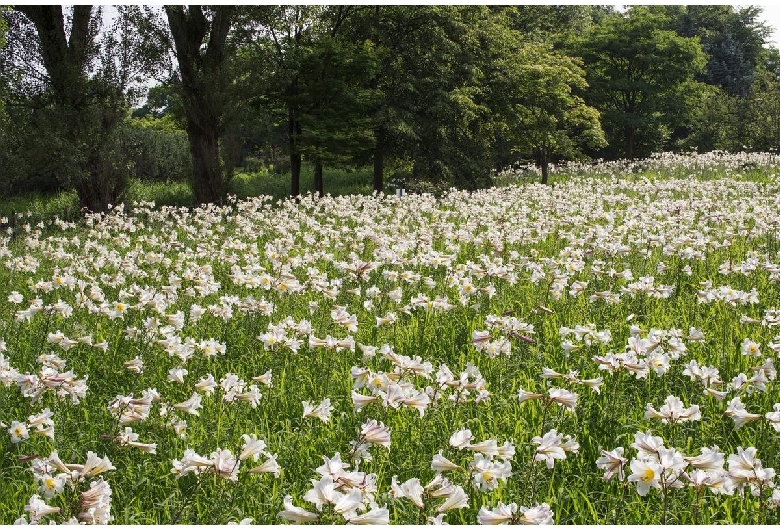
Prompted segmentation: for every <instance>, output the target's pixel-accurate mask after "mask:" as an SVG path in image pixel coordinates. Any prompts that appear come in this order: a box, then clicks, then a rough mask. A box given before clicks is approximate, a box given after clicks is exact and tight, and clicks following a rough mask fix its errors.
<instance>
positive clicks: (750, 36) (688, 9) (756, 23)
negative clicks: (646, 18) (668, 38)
mask: <svg viewBox="0 0 780 530" xmlns="http://www.w3.org/2000/svg"><path fill="white" fill-rule="evenodd" d="M650 9H651V10H652V11H655V12H659V13H664V14H666V15H668V16H669V17H670V22H669V26H668V29H672V30H674V31H676V32H677V33H678V34H679V35H680V36H683V37H699V39H700V40H701V44H702V49H703V51H704V53H705V54H707V58H708V59H707V66H706V68H705V70H704V72H702V73H701V74H700V75H699V76H698V79H699V80H701V81H703V82H705V83H707V84H710V85H714V86H717V87H720V88H722V89H723V90H725V91H726V93H727V94H729V95H730V96H746V95H747V93H748V91H749V90H750V86H751V84H752V82H753V76H754V74H755V72H756V68H757V67H758V65H759V62H760V57H761V54H762V51H763V48H764V42H765V40H766V38H767V37H768V36H769V35H770V32H771V30H770V28H768V27H767V26H766V24H764V23H763V22H761V21H760V20H759V16H760V14H761V7H760V6H746V7H737V6H728V5H689V6H653V7H650Z"/></svg>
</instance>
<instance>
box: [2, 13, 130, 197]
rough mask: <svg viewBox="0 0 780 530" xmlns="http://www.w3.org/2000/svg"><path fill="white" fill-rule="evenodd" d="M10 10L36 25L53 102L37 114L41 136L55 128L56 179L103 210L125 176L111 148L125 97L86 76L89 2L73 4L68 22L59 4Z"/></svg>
mask: <svg viewBox="0 0 780 530" xmlns="http://www.w3.org/2000/svg"><path fill="white" fill-rule="evenodd" d="M15 9H18V10H19V11H20V12H21V13H24V15H25V16H26V17H27V18H29V19H30V21H31V22H32V23H33V24H34V25H35V29H36V32H37V36H38V41H39V43H40V46H39V50H40V55H41V60H42V61H43V66H44V68H45V69H46V73H47V74H48V84H49V89H50V94H51V103H52V105H50V106H49V107H47V108H46V109H45V110H41V111H38V112H36V115H37V116H38V117H39V118H41V121H42V123H41V125H40V126H41V127H42V128H43V129H44V134H51V133H52V132H54V134H55V135H56V136H57V137H58V138H59V140H60V145H59V147H58V148H55V147H52V150H53V154H54V157H55V159H57V163H58V166H59V167H58V169H59V178H60V181H61V182H62V183H63V184H65V185H66V186H73V187H74V188H75V190H76V192H77V194H78V198H79V205H80V206H81V207H83V208H87V209H88V210H90V211H93V212H100V211H104V210H106V209H107V207H108V205H109V204H111V203H115V202H116V201H117V200H118V199H119V196H120V195H121V194H122V192H123V191H124V189H125V184H126V183H127V181H126V178H127V175H126V174H124V173H122V171H123V170H122V169H121V168H120V169H118V168H117V167H116V166H117V164H116V150H115V148H114V146H113V142H114V141H115V136H114V132H115V130H116V128H117V126H118V124H119V122H120V116H121V115H122V114H123V110H122V109H123V104H124V98H123V95H122V93H121V90H120V89H119V88H117V87H115V86H109V85H108V84H106V85H103V84H102V83H101V82H97V83H96V82H95V80H94V79H93V80H90V79H89V76H88V70H89V62H90V52H91V49H92V48H93V46H95V36H94V35H93V34H92V33H91V26H92V22H93V18H94V16H95V14H94V12H93V10H92V6H88V5H86V6H85V5H81V6H75V7H74V8H73V11H72V14H71V15H70V20H66V18H68V17H66V15H65V14H64V13H63V9H62V6H25V5H19V6H15ZM66 29H67V30H68V31H66ZM68 32H69V35H68ZM87 139H89V140H87Z"/></svg>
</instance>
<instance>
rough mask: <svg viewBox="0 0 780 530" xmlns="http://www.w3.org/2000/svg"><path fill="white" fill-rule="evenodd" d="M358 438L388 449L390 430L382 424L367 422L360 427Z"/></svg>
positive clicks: (373, 421)
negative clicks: (360, 437)
mask: <svg viewBox="0 0 780 530" xmlns="http://www.w3.org/2000/svg"><path fill="white" fill-rule="evenodd" d="M360 436H362V437H363V439H364V440H365V441H367V442H371V443H373V444H377V445H381V446H384V447H386V448H388V449H389V448H390V429H389V428H387V427H385V424H384V423H382V422H377V421H376V420H368V421H367V422H366V423H364V424H363V425H362V427H361V430H360Z"/></svg>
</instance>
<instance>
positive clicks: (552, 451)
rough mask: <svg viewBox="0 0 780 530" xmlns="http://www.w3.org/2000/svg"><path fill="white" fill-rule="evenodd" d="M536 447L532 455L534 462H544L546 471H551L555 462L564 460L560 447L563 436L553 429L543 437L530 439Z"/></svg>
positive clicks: (562, 450)
mask: <svg viewBox="0 0 780 530" xmlns="http://www.w3.org/2000/svg"><path fill="white" fill-rule="evenodd" d="M531 441H532V442H533V443H535V444H536V445H537V446H538V447H537V448H536V452H535V453H534V461H535V462H545V463H546V464H547V468H548V469H552V468H553V465H554V463H555V460H565V459H566V454H565V453H564V449H563V447H562V446H561V444H562V442H563V435H562V434H558V431H556V430H555V429H552V430H550V431H549V432H547V433H546V434H545V435H544V436H534V438H533V439H531Z"/></svg>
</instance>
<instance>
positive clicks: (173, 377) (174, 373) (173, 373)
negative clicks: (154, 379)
mask: <svg viewBox="0 0 780 530" xmlns="http://www.w3.org/2000/svg"><path fill="white" fill-rule="evenodd" d="M187 373H188V372H187V370H186V369H185V368H171V369H170V370H168V381H171V382H172V383H180V384H184V376H185V375H187Z"/></svg>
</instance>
